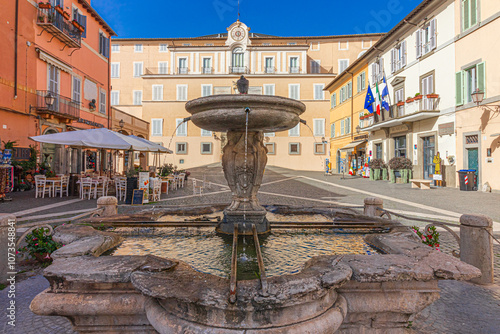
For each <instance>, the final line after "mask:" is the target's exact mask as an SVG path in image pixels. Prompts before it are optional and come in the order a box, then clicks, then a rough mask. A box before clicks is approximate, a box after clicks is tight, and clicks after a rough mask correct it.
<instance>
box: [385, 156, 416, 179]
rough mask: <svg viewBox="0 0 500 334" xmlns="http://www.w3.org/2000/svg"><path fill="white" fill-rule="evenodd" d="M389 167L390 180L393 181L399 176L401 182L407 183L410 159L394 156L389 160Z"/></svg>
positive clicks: (409, 176)
mask: <svg viewBox="0 0 500 334" xmlns="http://www.w3.org/2000/svg"><path fill="white" fill-rule="evenodd" d="M389 167H390V168H391V174H390V181H391V182H392V183H395V182H396V180H397V179H398V178H401V182H402V183H408V182H409V180H410V178H411V170H412V168H413V164H412V162H411V160H410V159H408V158H404V157H394V158H392V159H391V160H389Z"/></svg>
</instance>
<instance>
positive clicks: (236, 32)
mask: <svg viewBox="0 0 500 334" xmlns="http://www.w3.org/2000/svg"><path fill="white" fill-rule="evenodd" d="M231 37H232V38H233V39H234V40H235V41H241V40H242V39H243V38H245V29H243V28H241V27H236V28H234V29H233V31H231Z"/></svg>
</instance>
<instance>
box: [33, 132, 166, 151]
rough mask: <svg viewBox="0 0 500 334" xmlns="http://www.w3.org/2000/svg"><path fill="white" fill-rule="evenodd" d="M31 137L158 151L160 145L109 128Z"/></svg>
mask: <svg viewBox="0 0 500 334" xmlns="http://www.w3.org/2000/svg"><path fill="white" fill-rule="evenodd" d="M29 138H30V139H32V140H34V141H37V142H40V143H48V144H58V145H67V146H71V147H82V148H102V149H111V150H126V151H142V152H158V147H155V146H153V145H149V144H147V143H145V142H144V141H141V140H137V139H136V138H132V137H131V136H126V135H123V134H121V133H118V132H115V131H111V130H108V129H89V130H78V131H66V132H59V133H52V134H49V135H42V136H34V137H29ZM152 144H154V143H152ZM155 145H157V144H155ZM158 146H160V145H158Z"/></svg>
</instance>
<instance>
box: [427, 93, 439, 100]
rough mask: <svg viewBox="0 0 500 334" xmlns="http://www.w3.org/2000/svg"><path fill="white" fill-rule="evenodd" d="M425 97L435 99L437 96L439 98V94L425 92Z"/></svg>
mask: <svg viewBox="0 0 500 334" xmlns="http://www.w3.org/2000/svg"><path fill="white" fill-rule="evenodd" d="M427 98H428V99H437V98H439V95H438V94H434V93H432V94H427Z"/></svg>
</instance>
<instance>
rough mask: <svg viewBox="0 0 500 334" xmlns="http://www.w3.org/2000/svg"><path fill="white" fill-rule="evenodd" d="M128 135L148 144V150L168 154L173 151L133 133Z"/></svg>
mask: <svg viewBox="0 0 500 334" xmlns="http://www.w3.org/2000/svg"><path fill="white" fill-rule="evenodd" d="M129 137H131V138H134V139H136V140H139V141H141V142H143V143H145V144H147V145H149V146H150V147H151V149H152V150H151V151H150V152H159V153H169V154H172V153H174V152H173V151H172V150H169V149H168V148H166V147H163V146H161V145H160V144H157V143H154V142H152V141H150V140H147V139H145V138H141V137H137V136H134V135H130V136H129Z"/></svg>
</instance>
